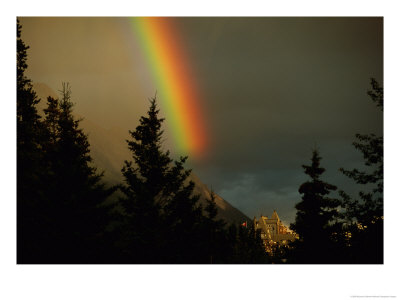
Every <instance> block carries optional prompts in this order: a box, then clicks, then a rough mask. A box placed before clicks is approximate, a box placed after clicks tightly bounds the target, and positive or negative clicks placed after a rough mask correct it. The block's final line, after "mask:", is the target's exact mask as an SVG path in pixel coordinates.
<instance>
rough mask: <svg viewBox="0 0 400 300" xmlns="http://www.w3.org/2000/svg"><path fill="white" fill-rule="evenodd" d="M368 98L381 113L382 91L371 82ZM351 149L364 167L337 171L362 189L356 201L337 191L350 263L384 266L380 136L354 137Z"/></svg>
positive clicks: (362, 135) (364, 135) (381, 144)
mask: <svg viewBox="0 0 400 300" xmlns="http://www.w3.org/2000/svg"><path fill="white" fill-rule="evenodd" d="M371 86H372V90H370V91H368V95H369V96H370V97H371V99H372V101H374V102H375V103H376V105H377V107H378V108H379V109H380V110H381V111H382V112H383V88H382V87H381V86H380V85H379V83H378V82H377V81H376V80H375V79H373V78H371ZM356 138H357V140H358V141H357V142H354V143H353V145H354V146H355V148H356V149H357V150H359V151H361V152H362V154H363V156H364V160H365V165H366V167H367V170H366V171H360V170H358V169H353V170H345V169H343V168H341V169H340V171H341V172H342V173H343V174H344V175H346V176H348V177H349V178H351V179H353V180H354V181H355V182H356V183H358V184H362V185H364V186H365V189H364V191H360V192H359V199H356V198H352V197H350V196H349V195H348V194H346V193H345V192H344V191H340V194H341V196H342V199H343V204H342V205H343V206H344V207H345V209H346V211H345V214H344V216H345V218H346V220H347V230H348V231H349V232H351V235H352V237H351V245H352V254H351V255H352V261H353V262H354V263H383V136H376V135H375V134H356Z"/></svg>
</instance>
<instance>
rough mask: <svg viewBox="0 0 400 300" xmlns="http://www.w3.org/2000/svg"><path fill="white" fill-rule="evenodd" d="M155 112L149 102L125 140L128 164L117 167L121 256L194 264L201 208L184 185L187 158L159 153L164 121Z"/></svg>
mask: <svg viewBox="0 0 400 300" xmlns="http://www.w3.org/2000/svg"><path fill="white" fill-rule="evenodd" d="M158 113H159V110H158V108H157V104H156V99H155V98H153V99H152V100H151V101H150V108H149V111H148V114H147V116H146V117H142V118H141V119H140V125H139V126H137V128H136V130H135V131H130V134H131V137H132V140H129V141H127V142H128V147H129V149H130V150H131V152H132V158H133V162H128V161H125V165H124V167H123V169H122V173H123V175H124V179H125V184H124V185H123V186H121V191H122V192H123V194H124V196H123V197H121V198H120V204H121V206H122V208H123V221H122V225H121V229H120V232H121V239H120V242H119V247H120V249H121V252H122V253H121V257H122V258H123V259H124V262H130V263H132V262H133V263H158V262H169V263H182V262H183V263H193V262H197V259H198V256H197V255H196V254H197V252H198V251H199V250H198V249H197V247H196V244H197V243H198V238H199V234H200V228H201V226H200V225H201V220H202V208H201V207H200V206H199V205H198V204H197V202H198V199H199V197H198V196H197V195H192V193H193V188H194V183H193V182H189V183H187V178H188V176H189V174H190V170H185V169H184V167H183V165H184V163H185V161H186V159H187V158H186V157H181V158H180V159H179V160H178V161H173V160H172V159H171V158H170V153H169V151H166V152H165V151H163V149H162V141H161V138H162V134H163V131H162V130H161V126H162V122H163V121H164V119H162V118H159V117H158Z"/></svg>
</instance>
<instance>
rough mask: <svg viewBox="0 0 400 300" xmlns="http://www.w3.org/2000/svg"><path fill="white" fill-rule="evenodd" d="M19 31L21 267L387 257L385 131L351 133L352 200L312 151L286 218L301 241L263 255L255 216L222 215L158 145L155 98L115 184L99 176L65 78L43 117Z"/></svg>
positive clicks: (377, 93)
mask: <svg viewBox="0 0 400 300" xmlns="http://www.w3.org/2000/svg"><path fill="white" fill-rule="evenodd" d="M21 30H22V27H21V25H20V24H19V21H18V20H17V263H19V264H93V263H95V264H154V263H156V264H165V263H168V264H182V263H184V264H211V263H213V264H214V263H217V264H261V263H293V264H296V263H300V264H311V263H325V264H326V263H346V264H351V263H363V264H371V263H374V264H375V263H380V264H381V263H383V137H379V136H375V135H373V134H370V135H360V134H358V135H356V139H357V142H355V143H354V146H355V147H356V149H358V150H360V151H361V152H362V153H363V155H364V159H365V164H366V166H368V170H371V168H372V169H373V170H372V171H371V173H367V172H366V171H362V170H361V171H360V170H357V169H354V170H344V169H340V171H341V172H342V173H343V174H344V175H345V176H348V177H349V178H351V179H353V180H354V181H355V183H357V184H360V187H361V188H360V190H361V192H360V193H359V197H358V198H354V197H351V196H349V195H348V194H347V193H346V192H345V191H340V193H339V194H340V199H334V198H331V197H329V194H330V191H333V190H336V189H337V187H336V186H334V185H331V184H328V183H325V182H323V181H322V179H321V178H320V176H321V175H322V174H323V173H324V171H325V169H324V168H322V167H321V166H320V161H321V156H320V153H319V152H318V150H314V151H313V153H312V160H311V165H309V166H307V165H304V166H303V168H304V170H305V173H306V174H307V175H308V176H309V177H310V180H309V181H307V182H305V183H303V184H302V185H301V186H300V188H299V193H300V194H302V195H303V196H302V200H301V201H300V202H299V203H298V204H297V205H296V210H297V215H296V220H295V223H294V224H291V229H293V230H294V231H295V232H296V233H297V234H298V235H299V238H298V239H297V240H296V241H294V242H292V243H289V244H285V245H280V244H279V243H278V244H276V245H275V247H274V249H273V251H271V252H268V253H267V252H266V251H265V247H264V245H263V241H262V240H261V238H260V232H259V231H257V230H255V229H254V226H253V224H248V226H241V224H228V223H227V222H225V221H223V220H222V219H220V218H219V217H218V213H217V207H216V203H215V194H214V193H213V192H212V193H211V199H209V200H207V202H206V205H202V204H200V202H199V195H196V194H195V193H194V183H193V182H192V181H188V177H189V175H190V172H191V170H188V169H186V168H185V162H186V160H187V157H180V158H179V159H178V160H174V159H173V158H171V155H170V152H169V151H165V150H164V149H163V147H162V137H163V130H162V125H163V122H164V121H165V120H164V119H162V118H160V117H159V109H158V106H157V99H156V98H152V99H150V100H149V109H148V111H147V114H146V115H145V116H142V117H141V119H140V124H139V125H138V126H137V127H136V128H135V129H134V130H132V131H129V133H130V139H129V140H128V141H127V147H128V149H129V150H130V152H131V160H129V161H125V162H124V165H123V166H121V168H122V169H121V172H122V175H123V178H124V180H123V182H120V183H119V184H117V185H113V186H110V185H109V184H107V183H106V182H105V180H104V178H103V173H101V172H99V171H98V170H97V169H96V168H95V167H94V166H93V161H92V157H91V156H90V144H89V142H88V137H87V135H86V134H85V132H84V131H83V130H82V129H81V127H80V121H81V120H79V119H76V118H75V117H74V116H73V103H72V100H71V87H70V86H69V84H67V83H63V84H62V89H61V91H60V95H61V96H60V98H57V99H56V98H53V97H48V98H47V99H46V100H47V103H46V108H45V109H44V116H40V114H39V112H38V108H37V106H38V103H39V102H40V101H42V100H41V99H38V97H37V95H36V93H35V91H34V89H33V86H32V82H31V80H30V79H29V78H27V76H26V75H25V71H26V70H27V68H28V64H27V49H28V48H29V47H28V46H27V45H26V44H25V43H24V42H23V40H22V39H21ZM371 85H372V90H371V91H369V92H368V94H369V96H370V97H371V99H372V100H373V101H374V102H375V103H376V104H377V106H378V108H380V109H381V110H382V111H383V89H382V88H381V87H380V86H379V84H378V83H377V82H376V81H375V80H374V79H371ZM166 121H168V120H166ZM371 185H372V186H373V188H370V186H371ZM116 194H117V195H118V197H115V195H116ZM112 197H113V199H115V198H116V200H111V201H110V199H111V198H112Z"/></svg>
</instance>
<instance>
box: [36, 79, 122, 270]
mask: <svg viewBox="0 0 400 300" xmlns="http://www.w3.org/2000/svg"><path fill="white" fill-rule="evenodd" d="M61 95H62V98H61V99H60V100H58V99H53V98H51V97H49V98H48V102H47V104H48V105H47V108H46V109H45V110H44V112H45V119H44V124H45V125H46V128H47V131H46V132H47V139H46V142H45V143H44V144H43V150H44V157H45V159H46V161H47V164H48V170H47V172H46V177H45V178H46V181H47V184H48V187H47V189H46V190H45V195H44V196H45V198H47V207H46V208H47V210H46V211H45V212H46V216H45V217H46V219H47V220H48V224H47V225H48V228H47V229H46V230H45V231H44V232H43V235H45V238H46V239H45V242H46V243H45V245H43V247H44V248H46V249H47V250H48V253H47V254H46V256H45V257H43V261H42V262H50V263H102V262H105V261H107V259H108V258H107V253H108V251H106V249H107V243H106V241H105V236H106V227H107V225H108V222H109V221H110V220H109V211H110V210H111V208H112V207H111V206H110V205H106V204H105V201H106V200H107V198H108V197H109V196H110V195H111V194H112V193H113V191H114V190H115V188H106V187H105V184H104V183H102V182H101V178H102V176H103V174H102V173H101V174H98V173H97V170H96V168H95V167H94V166H92V164H91V162H92V158H91V156H90V145H89V142H88V138H87V136H86V134H85V133H84V132H83V130H82V129H81V128H79V123H80V120H75V118H74V117H73V115H72V107H73V104H72V102H71V90H70V87H69V85H68V84H65V83H64V84H63V89H62V91H61Z"/></svg>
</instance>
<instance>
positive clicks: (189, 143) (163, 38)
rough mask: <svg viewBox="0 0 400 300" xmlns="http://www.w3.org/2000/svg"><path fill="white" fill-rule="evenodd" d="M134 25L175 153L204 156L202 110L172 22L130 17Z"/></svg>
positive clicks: (170, 20) (187, 62) (162, 19)
mask: <svg viewBox="0 0 400 300" xmlns="http://www.w3.org/2000/svg"><path fill="white" fill-rule="evenodd" d="M131 26H132V28H133V30H134V32H135V34H137V36H138V38H139V41H140V44H141V46H142V49H143V51H144V53H145V56H146V57H147V60H148V63H149V65H150V67H151V70H152V73H153V76H154V80H155V83H156V86H157V93H158V97H157V98H158V99H159V100H160V101H161V102H162V103H163V108H164V110H165V114H166V122H167V124H168V126H170V128H171V129H172V132H173V137H174V140H175V144H176V148H177V149H176V150H177V151H178V152H179V153H180V154H183V155H189V154H190V155H194V156H197V157H199V156H201V155H202V154H204V150H205V146H206V134H205V127H204V122H203V116H202V111H201V108H200V102H199V97H198V93H197V91H196V82H195V80H194V77H193V76H192V75H191V70H190V68H189V61H188V59H187V57H186V55H185V51H184V47H183V45H182V44H181V42H180V40H179V35H178V32H177V30H176V29H175V28H174V24H173V19H171V18H144V17H143V18H131Z"/></svg>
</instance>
